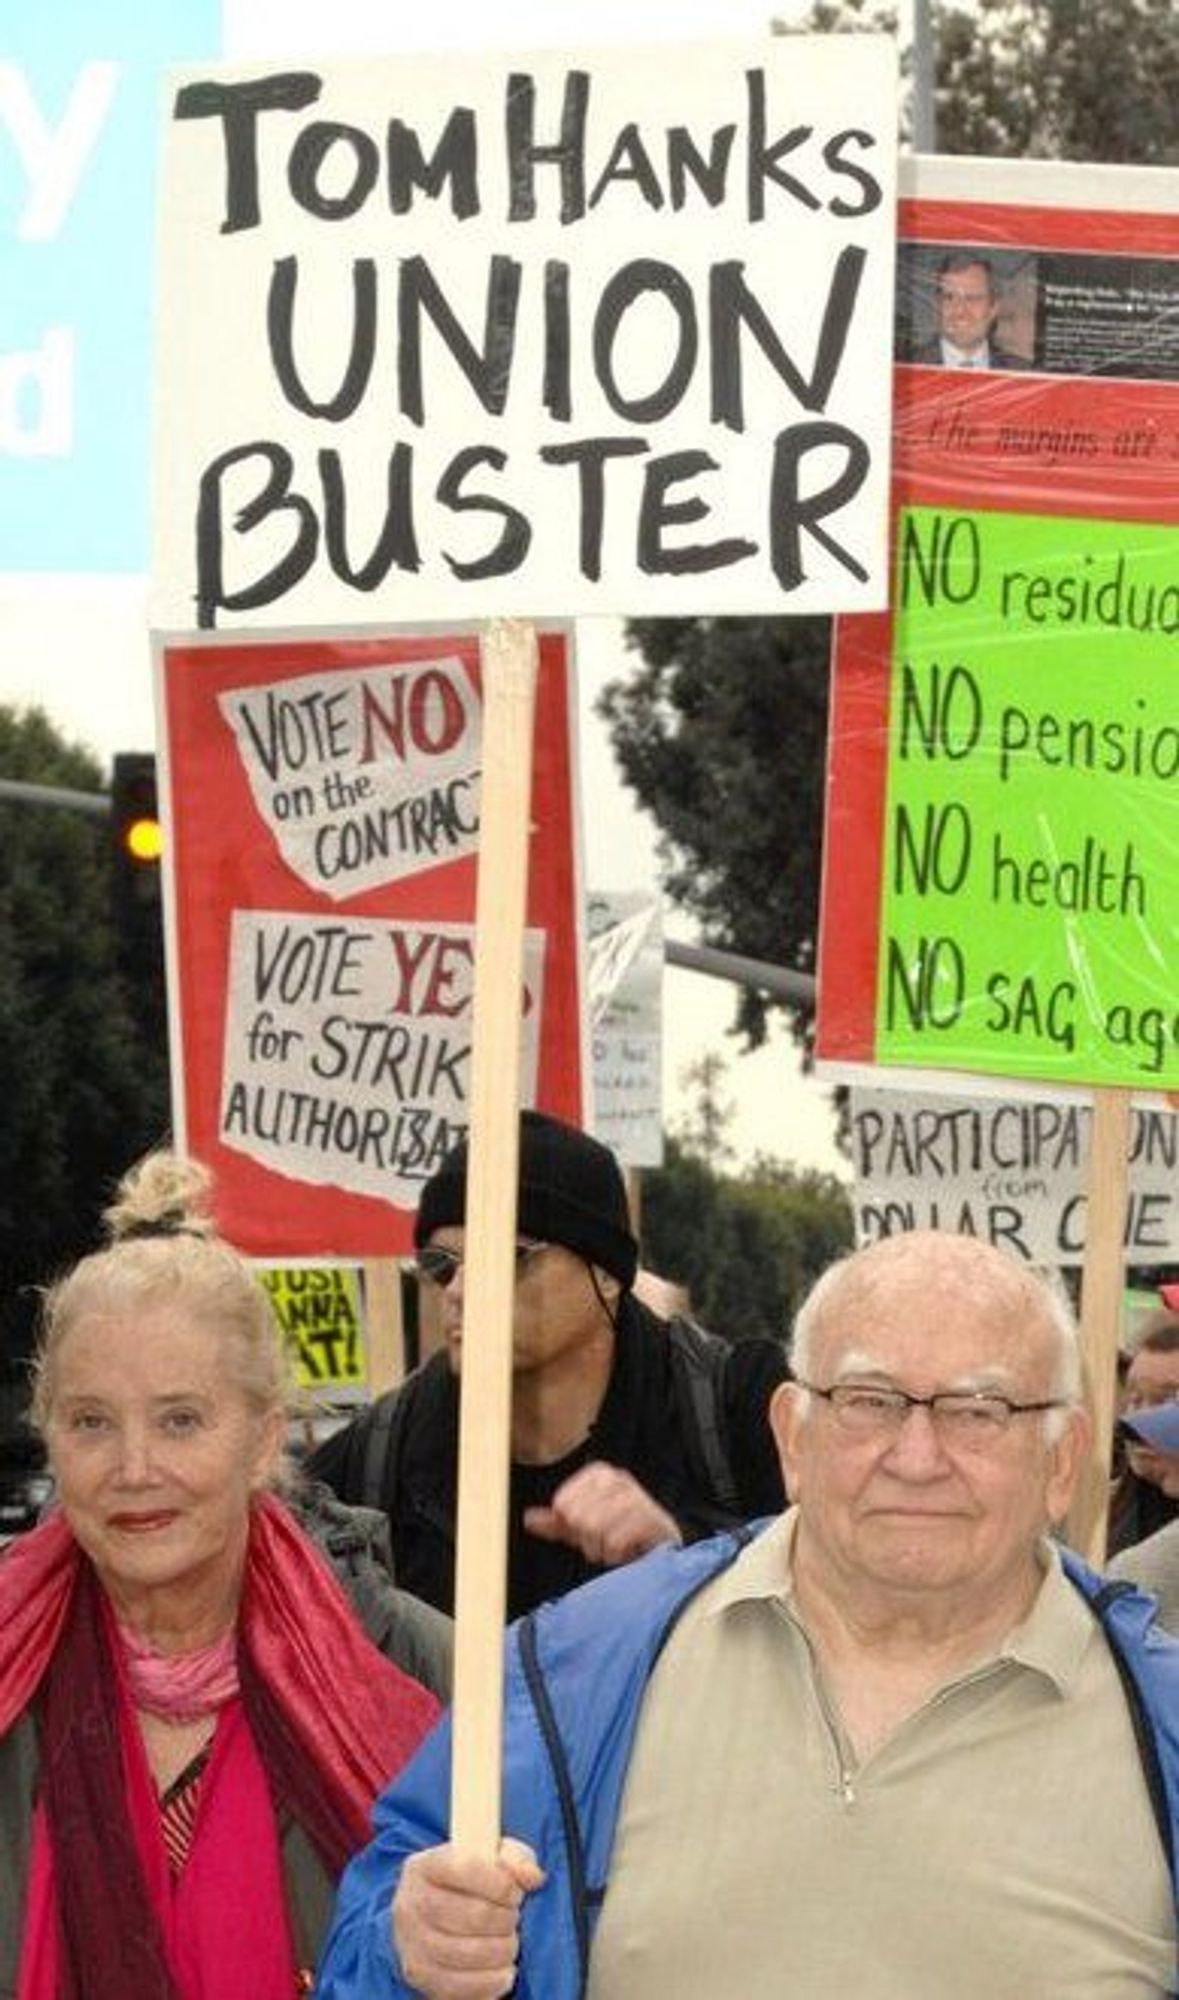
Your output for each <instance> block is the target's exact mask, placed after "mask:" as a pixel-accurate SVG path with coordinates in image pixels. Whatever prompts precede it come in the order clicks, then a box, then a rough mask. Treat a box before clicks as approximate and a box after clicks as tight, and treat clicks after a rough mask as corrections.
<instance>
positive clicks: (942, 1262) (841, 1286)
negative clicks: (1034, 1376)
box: [790, 1229, 1083, 1444]
mask: <svg viewBox="0 0 1179 2000" xmlns="http://www.w3.org/2000/svg"><path fill="white" fill-rule="evenodd" d="M894 1266H895V1267H897V1268H899V1269H900V1270H902V1271H903V1270H905V1269H906V1268H909V1269H918V1268H920V1267H922V1266H928V1268H929V1273H930V1277H931V1279H934V1280H936V1279H937V1278H938V1277H942V1278H943V1279H945V1280H947V1281H949V1283H950V1284H952V1285H953V1286H956V1287H958V1288H959V1289H961V1288H963V1287H965V1286H969V1288H970V1291H971V1293H972V1295H973V1296H974V1297H976V1298H977V1297H978V1296H980V1295H982V1296H983V1297H987V1298H989V1300H990V1302H991V1303H992V1304H993V1306H994V1309H995V1311H996V1312H1000V1311H1004V1310H1006V1311H1008V1312H1010V1313H1013V1314H1017V1315H1019V1316H1021V1317H1022V1318H1023V1319H1024V1320H1025V1321H1026V1322H1028V1323H1029V1324H1035V1322H1036V1321H1037V1319H1038V1320H1039V1321H1040V1323H1041V1324H1042V1325H1043V1327H1044V1329H1045V1331H1046V1332H1047V1333H1048V1334H1049V1336H1050V1338H1051V1339H1052V1342H1053V1345H1054V1349H1055V1352H1054V1355H1053V1364H1052V1376H1051V1381H1050V1384H1049V1390H1048V1393H1049V1395H1050V1396H1051V1397H1052V1398H1053V1399H1054V1400H1056V1401H1059V1402H1061V1403H1063V1404H1064V1405H1065V1406H1066V1407H1065V1408H1063V1409H1058V1410H1047V1411H1045V1413H1044V1417H1043V1434H1044V1439H1045V1442H1046V1443H1048V1444H1054V1443H1055V1442H1056V1440H1057V1439H1058V1438H1059V1437H1060V1436H1061V1434H1062V1432H1063V1430H1064V1428H1065V1425H1066V1424H1067V1422H1068V1415H1069V1411H1070V1410H1071V1409H1075V1408H1076V1407H1078V1406H1079V1405H1080V1403H1081V1401H1082V1393H1083V1390H1082V1380H1083V1378H1082V1367H1081V1347H1080V1340H1079V1338H1078V1333H1077V1322H1076V1318H1075V1316H1074V1314H1073V1309H1072V1306H1071V1304H1070V1303H1069V1298H1068V1293H1067V1292H1066V1291H1065V1288H1064V1285H1063V1283H1062V1281H1061V1279H1060V1276H1059V1274H1058V1273H1057V1272H1056V1271H1054V1270H1051V1269H1050V1268H1049V1267H1047V1266H1040V1265H1035V1264H1028V1263H1024V1262H1022V1261H1021V1260H1019V1259H1017V1258H1016V1257H1014V1256H1013V1255H1012V1254H1011V1253H1010V1252H1009V1251H1006V1250H1001V1249H998V1248H997V1247H996V1246H995V1245H993V1244H989V1243H982V1242H980V1241H979V1239H978V1238H977V1237H974V1236H955V1235H951V1234H950V1233H949V1232H948V1231H938V1230H930V1229H927V1230H915V1231H913V1232H911V1233H909V1234H905V1235H898V1236H889V1237H884V1238H883V1239H881V1241H879V1242H876V1243H872V1244H869V1245H868V1246H867V1247H866V1248H864V1249H860V1250H853V1251H850V1252H849V1253H848V1254H847V1255H846V1256H844V1257H841V1258H839V1259H838V1260H837V1261H836V1262H835V1263H834V1264H830V1265H828V1267H827V1269H826V1270H825V1271H824V1272H823V1274H822V1276H821V1277H819V1278H818V1279H817V1280H816V1282H815V1283H814V1285H813V1286H812V1287H811V1290H810V1292H809V1293H808V1294H807V1297H806V1298H805V1299H804V1301H803V1303H802V1305H801V1307H800V1308H799V1311H798V1314H797V1316H796V1318H795V1321H794V1327H793V1331H792V1334H791V1338H790V1363H791V1367H792V1369H793V1372H794V1373H795V1375H797V1376H799V1377H801V1378H802V1380H803V1381H804V1382H806V1381H809V1380H810V1379H811V1377H812V1372H813V1369H814V1366H815V1353H816V1347H817V1344H818V1340H819V1336H820V1335H821V1333H822V1332H823V1331H824V1330H825V1329H826V1327H827V1324H828V1322H829V1320H831V1319H832V1318H833V1317H834V1316H835V1309H836V1308H837V1307H838V1304H839V1302H840V1298H841V1295H842V1294H843V1293H844V1292H848V1293H849V1294H851V1293H854V1291H855V1290H856V1288H857V1287H861V1286H862V1287H866V1286H869V1285H871V1284H872V1283H874V1282H875V1283H879V1282H880V1281H881V1280H882V1279H886V1277H887V1274H888V1272H889V1270H890V1269H891V1268H892V1267H894ZM804 1393H805V1391H804Z"/></svg>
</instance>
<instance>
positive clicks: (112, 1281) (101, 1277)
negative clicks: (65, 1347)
mask: <svg viewBox="0 0 1179 2000" xmlns="http://www.w3.org/2000/svg"><path fill="white" fill-rule="evenodd" d="M211 1187H212V1177H211V1175H210V1174H209V1172H208V1169H207V1168H205V1167H203V1166H201V1165H200V1163H199V1162H198V1161H196V1160H185V1159H181V1158H180V1157H179V1155H177V1154H175V1153H170V1152H157V1153H149V1154H148V1156H147V1157H146V1159H144V1160H141V1161H140V1162H139V1164H138V1165H137V1166H135V1167H133V1168H132V1169H131V1171H130V1172H129V1173H128V1174H127V1175H125V1177H124V1178H123V1180H122V1181H120V1183H119V1187H118V1190H117V1193H116V1197H115V1200H114V1202H113V1203H112V1204H111V1206H110V1207H109V1208H108V1209H107V1210H106V1211H105V1214H104V1217H103V1220H104V1223H105V1225H106V1230H107V1234H108V1237H109V1239H110V1240H109V1243H108V1245H107V1247H106V1249H104V1250H96V1251H94V1252H93V1253H92V1254H91V1255H90V1256H88V1257H83V1258H82V1260H81V1262H80V1263H78V1264H76V1265H75V1266H74V1268H73V1269H72V1270H71V1271H69V1272H67V1273H66V1275H65V1276H64V1277H62V1278H60V1279H59V1280H58V1281H57V1283H56V1284H54V1285H52V1286H50V1287H49V1289H48V1290H47V1291H46V1292H45V1293H44V1295H43V1297H42V1303H41V1334H40V1340H39V1343H38V1353H37V1358H36V1360H35V1362H34V1364H33V1403H32V1414H33V1420H34V1422H35V1423H36V1425H37V1426H38V1428H39V1429H40V1430H41V1431H42V1432H43V1431H44V1430H45V1428H46V1425H47V1424H48V1422H49V1419H50V1417H51V1415H52V1411H53V1402H54V1395H55V1392H56V1387H57V1364H58V1358H59V1355H60V1352H61V1346H62V1342H63V1341H64V1340H65V1339H66V1337H67V1335H68V1334H69V1333H70V1332H71V1331H72V1330H73V1329H74V1328H75V1327H76V1326H78V1325H79V1324H80V1323H81V1322H83V1321H92V1322H95V1323H96V1332H95V1337H96V1338H101V1333H100V1330H99V1328H98V1326H97V1322H100V1321H102V1320H103V1319H108V1320H109V1319H111V1318H114V1317H116V1316H118V1317H123V1316H125V1315H138V1314H148V1313H152V1312H156V1311H158V1310H160V1309H161V1308H163V1309H167V1310H170V1311H175V1312H178V1313H182V1314H184V1315H185V1317H187V1318H189V1319H192V1320H194V1321H196V1322H198V1323H199V1324H201V1325H203V1326H207V1327H208V1328H209V1329H210V1331H211V1332H212V1333H213V1335H214V1337H215V1338H216V1339H218V1340H220V1341H221V1342H222V1343H223V1346H224V1350H225V1357H226V1365H227V1368H228V1370H229V1372H230V1375H231V1377H232V1379H233V1380H234V1381H235V1382H236V1383H237V1385H238V1387H239V1388H240V1389H241V1391H242V1393H243V1395H244V1396H245V1398H246V1401H247V1402H248V1404H249V1405H250V1407H251V1409H252V1410H253V1411H254V1412H255V1414H257V1415H259V1416H270V1415H272V1414H274V1413H276V1412H279V1411H283V1412H286V1411H289V1409H290V1407H291V1403H292V1383H291V1376H290V1368H289V1364H288V1361H287V1355H286V1348H285V1344H284V1342H283V1339H282V1335H281V1333H280V1331H279V1328H278V1325H277V1323H276V1321H275V1318H274V1313H273V1310H272V1308H271V1304H270V1300H269V1299H268V1297H267V1295H266V1293H265V1291H264V1290H263V1288H262V1286H261V1285H260V1284H259V1282H258V1279H257V1277H256V1276H255V1274H254V1272H253V1271H252V1270H251V1268H250V1266H249V1264H247V1262H246V1260H245V1258H244V1257H242V1256H240V1255H239V1253H238V1252H237V1251H236V1250H235V1249H234V1248H233V1246H232V1244H230V1243H227V1242H226V1241H225V1240H224V1238H223V1237H221V1236H220V1235H219V1234H218V1232H217V1228H216V1224H215V1223H214V1221H213V1219H212V1217H211V1215H210V1214H209V1211H208V1204H209V1198H210V1192H211Z"/></svg>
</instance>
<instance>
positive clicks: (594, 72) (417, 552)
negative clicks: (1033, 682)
mask: <svg viewBox="0 0 1179 2000" xmlns="http://www.w3.org/2000/svg"><path fill="white" fill-rule="evenodd" d="M895 116H896V76H895V53H894V48H893V44H892V42H891V41H890V40H889V39H887V38H885V37H882V36H872V35H864V36H855V35H832V36H796V35H791V36H785V37H768V38H767V39H766V40H765V41H764V42H758V43H745V44H742V43H721V44H715V45H711V44H693V45H686V46H682V47H658V48H647V49H642V48H625V49H619V50H613V51H600V52H596V53H588V54H587V53H583V52H580V51H579V52H577V53H575V54H572V53H571V54H562V53H559V52H555V51H544V52H541V53H533V54H527V55H520V56H515V57H510V56H505V55H501V54H499V53H490V52H488V53H483V54H480V55H477V56H457V55H455V54H449V55H446V56H444V57H441V56H440V57H424V56H401V57H397V56H390V57H388V58H384V59H380V60H371V61H365V62H358V61H352V62H329V63H324V64H315V65H311V64H308V65H293V64H292V65H288V66H285V67H284V68H283V69H282V70H281V71H279V70H277V69H273V70H267V69H264V68H260V67H258V66H256V65H250V66H238V65H233V66H224V67H217V66H214V67H205V68H196V67H195V66H192V67H190V68H189V69H188V70H186V71H183V72H178V73H176V74H175V76H174V79H173V85H172V89H171V93H170V96H169V98H168V101H167V129H166V165H165V173H166V183H165V193H164V203H163V224H162V231H161V253H160V267H159V276H160V283H159V332H160V341H159V366H158V369H157V420H156V425H155V437H156V507H155V519H156V527H157V540H156V548H155V560H154V577H155V585H156V590H155V597H154V614H155V618H156V622H157V623H159V624H165V625H167V624H170V625H174V626H177V627H180V628H186V627H189V626H191V624H192V623H193V622H194V618H195V622H196V624H197V625H199V626H202V627H211V626H214V625H224V624H234V623H241V622H243V621H249V620H251V619H255V620H262V621H264V622H266V623H268V624H271V625H274V624H277V623H282V624H289V623H292V622H301V623H305V624H336V623H339V622H341V621H352V622H355V621H357V620H361V619H364V620H374V619H384V620H397V621H405V620H407V619H413V618H429V617H443V618H446V619H453V618H455V617H456V616H457V617H461V616H464V615H477V616H479V617H487V616H491V615H494V614H497V613H518V614H521V615H525V616H528V617H530V618H535V617H542V616H548V615H554V614H556V615H560V616H567V615H571V614H575V613H579V612H625V613H643V612H646V613H656V614H658V613H684V612H692V611H701V612H703V611H711V612H722V611H729V612H774V611H778V612H812V611H819V610H845V611H846V610H862V609H866V608H869V607H872V606H879V605H882V604H883V603H884V602H885V601H886V597H887V564H886V555H885V542H886V515H887V496H888V444H889V407H890V396H891V376H892V367H891V352H890V341H891V336H890V334H889V331H888V330H889V329H890V328H891V325H892V292H893V270H894V257H893V237H894V213H895V185H894V182H895V155H896V129H895ZM194 606H195V613H194Z"/></svg>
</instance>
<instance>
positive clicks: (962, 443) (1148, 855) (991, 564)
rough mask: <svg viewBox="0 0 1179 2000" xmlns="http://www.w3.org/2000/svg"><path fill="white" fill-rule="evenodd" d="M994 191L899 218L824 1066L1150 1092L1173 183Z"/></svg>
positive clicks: (1171, 441) (922, 191)
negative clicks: (886, 525) (885, 544)
mask: <svg viewBox="0 0 1179 2000" xmlns="http://www.w3.org/2000/svg"><path fill="white" fill-rule="evenodd" d="M971 171H973V172H974V173H975V174H977V171H978V163H977V162H975V163H956V162H952V161H942V160H919V161H917V162H916V163H915V180H916V185H917V188H918V191H919V198H914V199H909V200H905V201H903V202H902V204H901V211H900V225H899V235H900V242H899V246H898V288H897V297H898V305H897V320H896V328H895V354H896V360H897V363H898V366H897V368H896V371H895V396H894V439H893V514H894V533H893V541H894V549H895V583H894V588H893V592H892V599H891V603H892V608H891V610H890V611H889V612H888V613H887V614H883V615H880V616H863V617H851V618H844V619H841V620H840V621H839V624H838V630H837V641H836V650H835V670H834V680H833V699H832V712H831V728H830V751H829V775H828V791H827V824H826V836H825V850H824V851H825V868H824V885H823V899H822V924H821V952H820V965H819V994H820V1006H819V1019H818V1035H817V1050H818V1054H819V1055H820V1057H823V1058H826V1059H827V1060H829V1061H837V1062H843V1063H853V1062H855V1063H861V1062H885V1063H900V1064H910V1065H914V1066H918V1067H921V1066H928V1067H929V1068H955V1069H963V1070H979V1071H988V1070H989V1071H991V1072H993V1073H998V1074H1004V1075H1025V1076H1027V1077H1029V1078H1039V1079H1055V1080H1059V1081H1062V1082H1063V1081H1071V1082H1081V1081H1090V1082H1126V1083H1134V1084H1137V1085H1138V1086H1139V1087H1150V1086H1152V1085H1157V1084H1158V1083H1159V1082H1162V1081H1167V1080H1169V1077H1170V1075H1171V1074H1173V1072H1174V1067H1175V1063H1176V1061H1177V1060H1179V1047H1177V1044H1179V1021H1175V1020H1174V1019H1173V1013H1174V1010H1173V1004H1172V1006H1171V1008H1170V1010H1169V1011H1168V1008H1167V1005H1166V1001H1167V996H1168V990H1169V993H1170V997H1171V1000H1172V1003H1173V992H1174V963H1173V951H1174V944H1173V939H1174V931H1173V925H1172V915H1171V911H1172V908H1173V892H1174V869H1173V863H1172V864H1171V866H1170V868H1169V870H1168V868H1167V866H1166V863H1165V856H1166V853H1167V850H1168V842H1173V838H1174V826H1173V810H1172V809H1170V808H1169V807H1168V805H1167V799H1168V797H1169V796H1170V793H1169V792H1168V789H1167V788H1168V785H1170V791H1171V792H1173V782H1172V781H1173V777H1174V771H1175V765H1176V762H1177V761H1179V732H1177V731H1176V730H1175V728H1174V716H1175V705H1174V697H1175V690H1176V653H1175V646H1176V637H1177V636H1179V589H1177V588H1176V585H1175V583H1174V582H1173V581H1171V575H1172V574H1173V563H1171V564H1170V567H1169V568H1168V563H1167V558H1166V552H1167V550H1168V549H1169V548H1170V547H1171V546H1172V545H1173V531H1174V527H1175V524H1176V522H1177V521H1179V509H1177V506H1176V497H1175V496H1176V491H1177V482H1179V219H1177V218H1176V216H1175V214H1174V203H1173V191H1172V193H1168V190H1167V187H1166V185H1165V182H1166V177H1165V176H1164V175H1163V174H1162V173H1161V172H1157V171H1156V172H1155V173H1153V174H1152V173H1151V172H1150V171H1149V170H1131V169H1117V168H1099V169H1081V168H1076V167H1073V168H1064V169H1060V168H1053V167H1048V166H1039V165H1025V166H1021V167H1019V168H1016V167H1014V166H1012V165H1004V164H1002V163H995V168H994V174H995V181H996V187H997V192H998V193H1001V194H1002V196H1003V197H1004V198H996V199H994V200H981V201H980V200H975V199H967V198H966V197H965V194H964V192H963V190H964V188H965V187H966V186H968V184H969V183H968V181H967V179H966V174H967V173H968V172H971ZM1000 181H1001V182H1002V187H1001V189H999V188H998V183H999V182H1000ZM1098 204H1101V205H1100V206H1098ZM972 316H973V318H972ZM968 711H969V713H968ZM1170 851H1171V853H1172V854H1173V845H1172V846H1171V848H1170ZM1168 874H1169V876H1170V882H1168V879H1167V877H1168ZM1168 937H1169V938H1170V939H1171V942H1170V944H1169V945H1168V943H1167V939H1168Z"/></svg>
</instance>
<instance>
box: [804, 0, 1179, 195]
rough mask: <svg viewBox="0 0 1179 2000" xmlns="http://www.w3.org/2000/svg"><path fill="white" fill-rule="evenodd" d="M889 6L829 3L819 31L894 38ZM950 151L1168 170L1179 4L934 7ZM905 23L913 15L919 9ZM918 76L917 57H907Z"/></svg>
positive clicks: (1174, 150) (1054, 0) (1071, 0)
mask: <svg viewBox="0 0 1179 2000" xmlns="http://www.w3.org/2000/svg"><path fill="white" fill-rule="evenodd" d="M897 11H898V10H897V9H896V7H893V6H888V5H886V4H880V0H819V4H817V5H816V6H814V7H813V8H812V9H811V11H810V14H809V16H808V19H807V21H806V23H805V26H806V27H807V28H808V29H809V30H811V31H815V32H820V33H831V32H839V31H840V30H848V29H856V28H859V29H861V30H862V29H865V28H869V29H878V30H881V31H883V32H887V33H895V32H896V25H897ZM928 12H929V20H930V28H931V39H932V44H933V73H934V110H935V118H936V127H937V151H938V152H939V153H975V154H980V155H983V156H989V157H992V158H996V159H1043V160H1092V161H1094V162H1101V161H1104V162H1107V163H1115V162H1116V163H1121V164H1130V163H1133V164H1137V165H1142V166H1167V165H1170V164H1172V163H1173V162H1174V161H1175V160H1177V159H1179V127H1177V126H1176V121H1175V108H1174V107H1175V103H1176V98H1177V93H1179V10H1176V7H1175V0H1101V4H1100V5H1095V4H1094V0H976V4H975V5H974V6H970V7H966V6H941V5H938V4H937V0H932V4H931V5H930V7H929V10H928ZM901 18H902V19H903V20H907V19H908V18H909V10H908V9H907V8H906V9H904V10H903V11H902V15H901ZM901 66H902V72H903V73H905V74H909V73H911V70H912V61H911V51H910V50H908V49H905V50H903V51H902V65H901Z"/></svg>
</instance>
